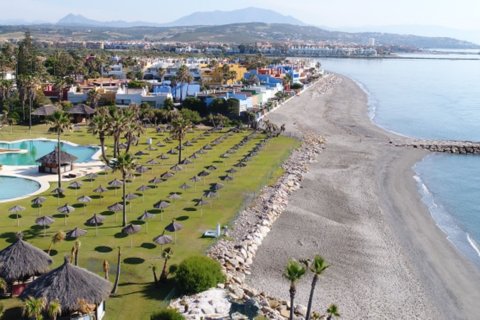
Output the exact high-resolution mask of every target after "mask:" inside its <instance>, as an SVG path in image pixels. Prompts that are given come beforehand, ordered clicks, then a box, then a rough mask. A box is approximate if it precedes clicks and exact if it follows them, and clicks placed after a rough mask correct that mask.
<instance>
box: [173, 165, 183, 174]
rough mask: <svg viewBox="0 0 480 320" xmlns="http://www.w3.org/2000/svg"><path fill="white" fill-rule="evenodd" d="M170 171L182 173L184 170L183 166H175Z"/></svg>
mask: <svg viewBox="0 0 480 320" xmlns="http://www.w3.org/2000/svg"><path fill="white" fill-rule="evenodd" d="M170 170H173V171H177V172H178V171H182V170H183V168H182V167H181V166H179V165H178V164H176V165H174V166H173V167H171V168H170Z"/></svg>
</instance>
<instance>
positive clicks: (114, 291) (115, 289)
mask: <svg viewBox="0 0 480 320" xmlns="http://www.w3.org/2000/svg"><path fill="white" fill-rule="evenodd" d="M121 257H122V252H121V249H120V247H118V256H117V274H116V275H115V282H114V284H113V289H112V294H116V293H117V289H118V283H119V282H120V270H121V268H120V263H121V262H122V261H121Z"/></svg>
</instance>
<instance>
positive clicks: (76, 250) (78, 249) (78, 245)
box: [73, 239, 82, 266]
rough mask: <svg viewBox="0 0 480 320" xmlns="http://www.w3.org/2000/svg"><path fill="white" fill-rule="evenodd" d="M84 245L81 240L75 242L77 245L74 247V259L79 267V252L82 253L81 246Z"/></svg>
mask: <svg viewBox="0 0 480 320" xmlns="http://www.w3.org/2000/svg"><path fill="white" fill-rule="evenodd" d="M81 245H82V243H81V242H80V240H78V239H77V240H75V244H74V245H73V247H74V248H75V253H74V255H73V259H74V262H75V265H76V266H78V252H79V251H80V246H81Z"/></svg>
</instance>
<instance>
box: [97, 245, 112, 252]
mask: <svg viewBox="0 0 480 320" xmlns="http://www.w3.org/2000/svg"><path fill="white" fill-rule="evenodd" d="M94 250H95V251H97V252H100V253H108V252H112V251H113V249H112V248H111V247H108V246H98V247H95V249H94Z"/></svg>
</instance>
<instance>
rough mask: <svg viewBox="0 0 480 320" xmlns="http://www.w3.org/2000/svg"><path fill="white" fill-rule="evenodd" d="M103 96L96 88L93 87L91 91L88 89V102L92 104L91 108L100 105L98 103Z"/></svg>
mask: <svg viewBox="0 0 480 320" xmlns="http://www.w3.org/2000/svg"><path fill="white" fill-rule="evenodd" d="M101 97H102V95H101V94H100V92H98V91H97V90H95V89H91V90H90V91H88V94H87V104H88V105H89V106H90V108H94V109H95V108H96V107H98V103H99V102H100V98H101Z"/></svg>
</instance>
